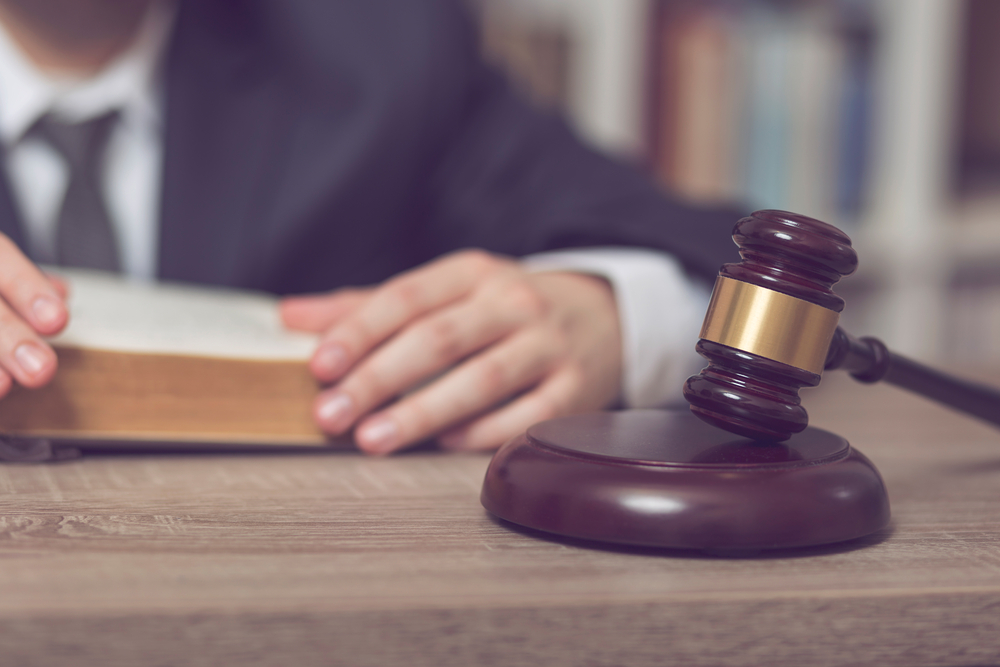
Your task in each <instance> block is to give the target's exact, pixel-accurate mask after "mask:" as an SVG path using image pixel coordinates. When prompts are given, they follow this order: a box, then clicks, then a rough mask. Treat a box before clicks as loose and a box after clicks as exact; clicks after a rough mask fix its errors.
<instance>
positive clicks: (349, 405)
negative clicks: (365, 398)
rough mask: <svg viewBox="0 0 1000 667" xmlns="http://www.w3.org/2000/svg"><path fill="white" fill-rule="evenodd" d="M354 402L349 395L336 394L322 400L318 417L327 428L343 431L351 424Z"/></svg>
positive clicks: (317, 411) (317, 410)
mask: <svg viewBox="0 0 1000 667" xmlns="http://www.w3.org/2000/svg"><path fill="white" fill-rule="evenodd" d="M353 409H354V401H353V400H352V399H351V397H350V396H348V395H347V394H340V393H334V394H331V395H330V396H327V397H326V398H324V399H322V400H321V402H320V404H319V406H318V407H317V408H316V416H317V417H319V420H320V422H322V424H323V425H324V426H326V427H327V428H331V429H343V428H346V427H347V425H348V424H349V423H350V417H351V412H352V411H353Z"/></svg>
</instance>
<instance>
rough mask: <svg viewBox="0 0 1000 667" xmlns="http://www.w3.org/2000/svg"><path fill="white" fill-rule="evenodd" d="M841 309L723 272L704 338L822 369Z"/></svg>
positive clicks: (818, 371) (703, 329) (805, 367)
mask: <svg viewBox="0 0 1000 667" xmlns="http://www.w3.org/2000/svg"><path fill="white" fill-rule="evenodd" d="M839 319H840V313H837V312H835V311H833V310H830V309H829V308H824V307H823V306H817V305H816V304H814V303H810V302H808V301H804V300H802V299H797V298H795V297H794V296H788V295H787V294H782V293H781V292H775V291H774V290H769V289H766V288H764V287H758V286H757V285H751V284H750V283H745V282H742V281H739V280H733V279H732V278H724V277H722V276H719V279H718V280H717V281H716V282H715V291H714V292H712V301H711V303H709V304H708V313H707V314H706V315H705V323H704V324H703V325H702V326H701V334H700V336H701V338H703V339H704V340H709V341H712V342H715V343H719V344H721V345H726V346H728V347H733V348H736V349H737V350H743V351H744V352H750V353H751V354H756V355H758V356H761V357H764V358H765V359H771V360H773V361H779V362H781V363H783V364H788V365H789V366H794V367H795V368H801V369H802V370H805V371H809V372H810V373H816V374H817V375H821V374H822V373H823V366H824V365H825V364H826V354H827V352H828V351H829V349H830V341H832V340H833V332H834V331H835V330H836V329H837V321H838V320H839Z"/></svg>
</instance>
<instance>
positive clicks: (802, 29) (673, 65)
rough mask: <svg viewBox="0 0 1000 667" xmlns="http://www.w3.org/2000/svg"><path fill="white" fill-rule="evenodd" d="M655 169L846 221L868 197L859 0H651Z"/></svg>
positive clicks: (867, 109)
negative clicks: (850, 0) (787, 0)
mask: <svg viewBox="0 0 1000 667" xmlns="http://www.w3.org/2000/svg"><path fill="white" fill-rule="evenodd" d="M651 29H652V33H653V34H652V36H651V37H652V38H651V40H650V51H651V57H650V63H651V67H650V73H649V80H650V94H649V103H650V104H649V109H650V112H649V128H648V132H649V135H650V141H649V145H650V147H651V154H650V162H651V165H652V168H653V169H654V171H655V172H656V173H657V175H658V176H659V177H660V178H661V180H662V181H663V182H664V184H665V185H666V186H667V187H668V188H669V189H671V190H672V191H674V192H676V193H677V194H679V195H681V196H683V197H686V198H688V199H691V200H694V201H699V202H707V203H711V202H718V201H739V202H745V203H747V204H748V205H749V206H751V207H754V208H784V209H789V210H795V211H800V212H802V213H806V214H808V215H812V216H815V217H818V218H821V219H827V220H830V221H835V222H838V223H840V224H849V223H851V222H852V221H853V220H854V219H856V218H857V216H858V214H859V212H860V209H861V205H862V201H863V198H864V187H865V170H866V166H867V160H868V153H869V151H870V147H869V130H868V126H869V123H870V117H871V105H872V103H873V95H872V91H871V87H872V76H871V70H872V42H873V39H874V35H873V32H874V29H873V21H872V20H871V17H869V16H868V14H867V5H866V4H864V3H857V2H848V1H847V0H842V1H838V2H822V3H820V2H805V1H803V2H795V3H789V2H781V3H778V2H767V1H765V0H759V1H749V0H744V1H737V0H702V1H695V0H654V3H653V13H652V21H651Z"/></svg>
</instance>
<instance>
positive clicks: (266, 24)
mask: <svg viewBox="0 0 1000 667" xmlns="http://www.w3.org/2000/svg"><path fill="white" fill-rule="evenodd" d="M477 51H478V47H477V43H476V33H475V30H474V27H473V25H472V22H471V21H470V19H469V17H468V16H466V15H465V13H464V12H463V11H462V8H461V5H460V3H459V2H458V0H180V7H179V11H178V16H177V24H176V26H175V32H174V34H173V38H172V42H171V44H170V46H169V50H168V53H167V56H166V63H165V74H164V76H165V86H166V89H165V92H166V102H165V103H166V127H165V138H164V141H165V151H164V152H165V155H164V160H165V162H164V172H163V178H164V182H163V187H162V202H161V215H160V220H161V232H160V249H159V253H160V254H159V273H160V277H161V278H164V279H173V280H186V281H195V282H203V283H209V284H219V285H231V286H242V287H250V288H257V289H265V290H269V291H273V292H277V293H294V292H303V291H316V290H323V289H329V288H333V287H337V286H341V285H347V284H355V285H358V284H369V283H374V282H378V281H381V280H384V279H385V278H387V277H389V276H391V275H393V274H395V273H398V272H400V271H402V270H405V269H407V268H410V267H413V266H415V265H417V264H420V263H422V262H425V261H427V260H430V259H432V258H434V257H436V256H438V255H440V254H442V253H446V252H448V251H451V250H455V249H458V248H464V247H481V248H486V249H489V250H492V251H495V252H499V253H505V254H509V255H515V256H519V255H524V254H527V253H532V252H538V251H544V250H550V249H555V248H564V247H573V246H594V245H598V246H602V245H640V246H649V247H654V248H660V249H663V250H666V251H669V252H673V253H674V254H676V255H677V256H678V257H680V259H681V260H682V261H683V262H684V263H685V264H686V265H687V266H688V267H689V268H690V269H692V270H693V271H694V272H696V273H698V274H701V275H705V276H706V277H710V276H712V275H714V274H715V272H716V271H717V269H718V266H719V264H721V263H722V262H723V261H728V260H731V259H732V258H733V255H734V246H733V245H732V242H731V241H730V240H729V230H730V229H731V227H732V224H733V223H734V222H735V216H734V214H731V213H720V212H718V211H699V210H693V209H690V208H686V207H683V206H680V205H677V204H674V203H671V202H669V201H668V200H667V199H665V198H664V197H663V196H662V195H661V194H660V193H659V192H657V190H656V189H655V188H654V187H653V186H652V185H651V184H650V183H649V182H648V181H647V180H646V179H645V178H644V177H643V176H641V175H640V174H639V173H638V172H636V171H634V170H632V169H631V168H628V167H625V166H623V165H620V164H617V163H614V162H612V161H610V160H608V159H606V158H604V157H601V156H599V155H597V154H596V153H594V152H593V151H591V150H588V149H586V148H584V147H583V146H582V145H581V144H580V143H579V142H578V141H577V139H576V138H575V137H574V136H573V135H572V133H571V132H570V131H569V130H568V129H567V128H566V126H565V125H564V124H563V122H562V121H561V120H560V119H558V118H556V117H554V116H553V115H549V114H546V113H541V112H538V111H536V110H533V109H531V108H530V107H529V106H527V105H526V104H525V103H523V102H522V101H521V100H520V99H518V98H517V97H516V96H515V95H513V94H512V93H511V91H510V90H509V88H508V86H507V85H506V83H505V82H504V80H503V79H502V78H501V77H500V76H498V75H497V73H496V72H495V71H494V70H492V69H491V68H490V67H488V66H487V65H485V64H484V63H483V62H482V61H481V60H480V59H479V58H478V56H477ZM0 231H3V232H4V233H6V234H8V235H9V236H11V237H12V238H14V239H15V241H18V242H21V240H22V234H21V230H20V226H19V224H18V222H17V215H16V212H15V210H14V207H13V205H12V202H11V199H10V196H9V191H8V189H7V187H6V184H3V187H0ZM22 247H23V244H22Z"/></svg>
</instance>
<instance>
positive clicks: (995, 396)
mask: <svg viewBox="0 0 1000 667" xmlns="http://www.w3.org/2000/svg"><path fill="white" fill-rule="evenodd" d="M733 240H734V241H736V244H737V245H738V246H739V247H740V256H741V257H742V258H743V261H741V262H739V263H738V264H726V265H724V266H723V267H722V269H721V270H720V271H719V278H718V280H717V282H716V285H715V291H714V292H713V294H712V301H711V303H710V304H709V308H708V314H707V315H706V317H705V323H704V325H703V326H702V331H701V334H700V338H701V340H699V341H698V344H697V347H696V349H697V350H698V353H699V354H701V355H702V356H703V357H705V358H706V359H708V362H709V364H708V366H707V367H706V368H705V369H703V370H702V371H701V373H700V374H698V375H695V376H693V377H691V378H689V379H688V380H687V382H686V383H685V385H684V397H685V398H687V400H688V402H689V403H690V404H691V411H692V412H693V413H694V414H695V415H697V416H698V417H700V418H701V419H703V420H704V421H706V422H708V423H710V424H712V425H714V426H718V427H719V428H722V429H725V430H727V431H730V432H732V433H737V434H739V435H743V436H746V437H749V438H753V439H755V440H785V439H787V438H789V437H791V435H792V434H794V433H798V432H800V431H802V430H803V429H805V428H806V426H807V425H808V421H809V417H808V415H807V414H806V411H805V409H804V408H803V407H802V405H801V402H800V399H799V394H798V391H799V389H801V388H802V387H812V386H816V385H817V384H819V381H820V377H821V374H822V372H823V370H824V369H836V368H843V369H845V370H847V371H849V372H850V373H851V375H852V377H854V378H855V379H857V380H860V381H861V382H878V381H880V380H881V381H885V382H889V383H892V384H895V385H898V386H900V387H903V388H905V389H908V390H910V391H913V392H915V393H918V394H921V395H923V396H925V397H927V398H930V399H931V400H934V401H937V402H940V403H943V404H945V405H948V406H950V407H952V408H955V409H957V410H960V411H962V412H965V413H967V414H970V415H973V416H976V417H979V418H981V419H984V420H986V421H988V422H991V423H993V424H997V425H1000V390H997V389H994V388H992V387H988V386H986V385H982V384H977V383H973V382H969V381H966V380H961V379H959V378H956V377H953V376H950V375H948V374H946V373H942V372H940V371H936V370H934V369H932V368H929V367H927V366H924V365H922V364H919V363H917V362H915V361H912V360H910V359H907V358H905V357H903V356H900V355H898V354H896V353H894V352H890V351H889V350H888V349H887V348H886V346H885V345H884V344H883V343H882V342H881V341H879V340H877V339H875V338H860V339H859V338H854V337H853V336H851V335H850V334H848V333H846V332H845V331H844V330H843V329H841V328H839V327H838V326H837V321H838V319H839V314H840V312H841V311H842V310H843V309H844V300H843V299H841V298H840V297H839V296H837V295H836V294H834V292H833V290H832V287H833V285H834V283H836V282H837V281H838V280H840V278H841V277H842V276H846V275H849V274H851V273H853V272H854V270H855V269H856V268H857V266H858V257H857V254H856V253H855V251H854V249H853V248H852V247H851V240H850V238H848V237H847V235H846V234H844V233H843V232H841V231H840V230H839V229H837V228H836V227H833V226H831V225H828V224H826V223H824V222H820V221H819V220H814V219H812V218H808V217H805V216H802V215H797V214H794V213H788V212H785V211H757V212H756V213H753V214H752V215H750V216H749V217H747V218H743V219H742V220H740V221H739V222H738V223H737V224H736V228H735V229H734V230H733Z"/></svg>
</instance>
